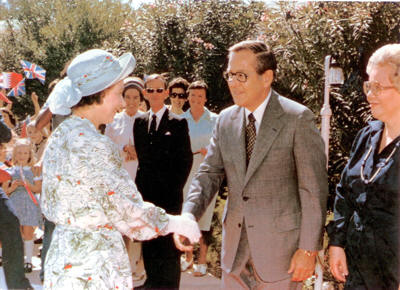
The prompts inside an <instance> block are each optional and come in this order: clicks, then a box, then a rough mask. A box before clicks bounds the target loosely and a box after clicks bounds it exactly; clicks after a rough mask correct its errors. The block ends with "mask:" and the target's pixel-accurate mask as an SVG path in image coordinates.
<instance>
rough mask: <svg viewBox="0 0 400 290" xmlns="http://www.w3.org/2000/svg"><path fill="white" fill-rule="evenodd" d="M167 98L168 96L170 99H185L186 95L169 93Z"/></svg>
mask: <svg viewBox="0 0 400 290" xmlns="http://www.w3.org/2000/svg"><path fill="white" fill-rule="evenodd" d="M169 96H170V97H171V98H176V97H178V98H179V99H186V94H178V93H171V94H170V95H169Z"/></svg>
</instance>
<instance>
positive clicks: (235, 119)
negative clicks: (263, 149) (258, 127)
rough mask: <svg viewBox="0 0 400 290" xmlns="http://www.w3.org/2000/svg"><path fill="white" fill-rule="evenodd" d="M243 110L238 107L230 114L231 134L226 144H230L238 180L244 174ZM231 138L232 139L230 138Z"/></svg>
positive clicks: (242, 178) (241, 178) (242, 177)
mask: <svg viewBox="0 0 400 290" xmlns="http://www.w3.org/2000/svg"><path fill="white" fill-rule="evenodd" d="M244 115H245V111H244V109H243V108H241V107H238V108H237V110H236V111H235V112H234V113H233V114H232V116H231V119H232V131H231V132H233V133H232V136H228V140H229V141H228V144H229V145H231V146H230V147H231V148H232V150H231V151H232V154H233V157H234V158H233V160H235V166H236V171H237V173H238V177H239V180H244V177H245V175H246V149H245V147H246V143H245V142H246V141H245V126H246V125H245V119H244ZM231 138H233V139H231ZM232 145H233V146H232Z"/></svg>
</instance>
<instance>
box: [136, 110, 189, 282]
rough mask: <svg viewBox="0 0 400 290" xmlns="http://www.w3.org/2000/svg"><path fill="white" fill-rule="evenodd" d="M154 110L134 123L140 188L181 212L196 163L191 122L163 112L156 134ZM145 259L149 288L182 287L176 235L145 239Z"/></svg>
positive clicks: (157, 202)
mask: <svg viewBox="0 0 400 290" xmlns="http://www.w3.org/2000/svg"><path fill="white" fill-rule="evenodd" d="M149 117H150V113H146V114H145V115H144V116H141V117H138V118H137V119H136V120H135V124H134V127H133V136H134V138H135V147H136V152H137V156H138V160H139V166H138V171H137V175H136V184H137V188H138V190H139V191H140V193H141V194H142V196H143V200H145V201H149V202H151V203H154V204H155V205H157V206H159V207H162V208H164V209H165V210H166V211H167V213H169V214H179V213H180V211H181V208H182V202H183V187H184V185H185V183H186V179H187V177H188V175H189V172H190V168H191V167H192V162H193V154H192V151H191V146H190V138H189V131H188V125H187V122H186V120H185V119H183V118H181V117H179V116H177V115H175V114H173V113H171V112H169V111H168V109H167V110H166V111H165V113H164V114H163V116H162V118H161V121H160V124H159V126H158V130H157V132H156V133H155V135H154V136H151V135H150V134H149V132H148V131H149V129H148V128H149ZM143 259H144V265H145V268H146V273H147V280H146V283H145V285H144V287H145V288H178V287H179V280H180V273H181V272H180V252H179V251H178V250H177V249H176V248H175V245H174V242H173V238H172V235H168V236H165V237H159V238H157V239H155V240H151V241H146V242H143Z"/></svg>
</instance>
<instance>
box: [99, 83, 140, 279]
mask: <svg viewBox="0 0 400 290" xmlns="http://www.w3.org/2000/svg"><path fill="white" fill-rule="evenodd" d="M143 89H144V82H143V81H142V79H140V78H138V77H128V78H126V79H124V90H123V91H122V96H123V98H124V101H125V104H126V105H125V109H124V110H123V111H122V112H120V113H117V114H116V115H115V117H114V121H113V122H112V123H111V124H107V126H106V129H105V135H106V136H108V137H110V139H111V140H112V141H114V143H115V144H117V145H118V148H119V151H120V154H121V156H122V166H123V167H124V168H125V169H126V171H128V173H129V175H130V176H131V177H132V180H133V181H135V178H136V171H137V167H138V160H137V156H136V151H135V144H134V139H133V124H134V123H135V119H136V117H138V116H141V115H142V114H144V113H142V112H140V111H139V110H138V109H139V104H140V102H141V101H142V100H144V98H143V93H142V91H143ZM124 241H125V245H126V249H127V250H128V255H129V261H130V264H131V268H132V276H133V281H134V286H135V287H137V286H140V285H142V284H143V283H144V281H145V278H146V272H145V269H144V264H143V256H142V243H141V242H138V241H131V240H130V239H129V238H127V237H124Z"/></svg>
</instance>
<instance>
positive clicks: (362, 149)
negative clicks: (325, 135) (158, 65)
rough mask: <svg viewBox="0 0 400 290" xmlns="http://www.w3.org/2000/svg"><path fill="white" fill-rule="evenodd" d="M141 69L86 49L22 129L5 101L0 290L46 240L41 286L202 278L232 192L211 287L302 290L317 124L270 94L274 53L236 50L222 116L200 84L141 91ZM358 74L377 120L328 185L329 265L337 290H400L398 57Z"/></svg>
mask: <svg viewBox="0 0 400 290" xmlns="http://www.w3.org/2000/svg"><path fill="white" fill-rule="evenodd" d="M135 66H136V60H135V58H134V57H133V55H132V54H130V53H126V54H123V55H122V56H121V57H119V58H118V57H115V56H113V55H112V54H110V53H108V52H106V51H104V50H100V49H92V50H88V51H86V52H83V53H81V54H79V55H78V56H76V57H75V58H74V59H72V60H71V61H70V62H69V63H68V64H67V65H66V68H65V70H64V71H63V73H62V74H61V75H60V79H57V80H55V81H54V82H52V83H51V84H50V86H49V90H50V94H49V96H48V98H47V100H46V102H45V104H44V105H43V106H42V108H40V106H39V102H38V96H37V95H36V94H35V93H33V94H32V96H31V99H32V102H33V104H34V108H35V114H34V116H32V117H28V118H27V119H26V120H24V121H21V122H19V121H18V118H17V117H16V116H15V115H14V113H13V111H12V106H11V105H6V104H2V106H1V108H0V113H1V122H0V129H1V136H0V137H1V138H0V149H1V150H0V153H1V154H0V162H1V163H0V166H1V167H0V183H1V189H0V242H1V244H2V252H0V256H2V260H0V263H2V265H3V268H4V272H5V277H6V283H7V285H8V287H9V288H10V289H14V288H15V289H31V288H32V286H31V285H30V283H29V281H28V280H27V279H26V277H25V273H29V272H31V271H32V255H33V247H34V239H35V235H34V233H35V229H36V228H42V229H43V230H44V236H43V246H42V251H41V259H42V271H41V275H40V277H41V279H42V281H43V283H44V288H45V289H95V288H97V289H132V288H133V287H134V286H135V287H137V286H138V287H139V289H178V288H179V284H180V277H181V272H183V271H186V270H188V269H190V268H193V273H194V276H204V275H206V273H207V251H208V246H209V243H210V235H211V231H212V217H213V212H214V208H215V204H216V199H217V195H218V191H219V190H220V188H221V184H222V182H223V180H224V179H226V182H227V189H228V199H227V201H226V205H225V209H224V212H223V215H222V223H223V232H222V252H221V268H222V280H221V287H222V288H223V289H301V288H302V281H304V280H306V279H308V278H309V277H311V276H312V275H314V271H315V264H316V257H317V255H318V251H319V250H321V249H322V239H323V232H324V226H325V221H326V213H327V211H326V203H327V196H328V181H327V180H328V179H327V171H326V157H325V153H324V143H323V141H322V138H321V136H320V134H319V131H318V129H317V127H316V125H315V123H314V119H315V118H314V114H313V113H312V112H311V111H310V110H309V109H308V108H306V107H305V106H303V105H301V104H299V103H297V102H294V101H292V100H290V99H288V98H286V97H283V96H281V95H280V94H278V93H277V92H276V91H275V90H273V89H272V83H273V81H274V78H275V71H276V69H277V62H276V59H275V56H274V53H273V52H272V50H271V49H270V48H269V47H268V46H267V45H266V44H265V43H263V42H260V41H252V40H247V41H243V42H240V43H237V44H235V45H233V46H232V47H230V49H229V51H228V65H227V69H226V71H225V72H224V74H223V77H224V78H225V80H226V81H227V84H228V86H229V89H230V92H231V95H232V98H233V100H234V103H235V105H233V106H231V107H229V108H227V109H225V110H223V111H222V112H220V114H219V115H218V114H216V113H214V112H211V111H210V110H209V109H207V107H206V104H207V101H208V100H209V97H210V96H209V89H208V86H207V84H206V83H205V82H204V81H203V80H194V81H192V82H188V81H187V80H186V79H184V78H182V77H176V78H174V79H172V80H170V81H168V80H167V79H166V78H165V75H163V74H157V73H153V74H150V75H146V77H145V78H144V79H142V78H139V77H137V76H132V75H133V71H134V68H135ZM367 73H368V76H369V80H368V81H366V82H364V87H363V88H364V93H365V95H366V97H367V101H368V102H369V104H370V106H371V113H372V115H373V117H374V118H375V119H376V120H375V121H372V122H370V123H369V124H368V125H367V126H366V127H365V128H363V129H362V130H361V131H360V132H359V133H358V135H357V136H355V141H354V144H353V147H352V151H351V154H350V157H349V161H348V164H347V166H346V168H345V169H344V171H343V173H342V177H341V180H340V183H339V184H338V185H337V189H336V199H335V204H334V219H333V221H331V222H330V224H329V225H328V227H327V232H328V235H329V265H330V270H331V272H332V274H333V276H334V277H335V278H336V279H337V280H338V281H341V282H344V285H345V289H400V287H399V282H400V276H399V274H400V269H399V260H398V258H399V255H398V254H399V239H398V228H399V218H400V217H399V214H398V212H399V198H398V196H399V193H400V192H399V185H400V184H399V183H400V171H399V169H400V162H399V157H400V155H399V154H400V153H399V147H400V44H389V45H385V46H383V47H381V48H379V49H378V50H377V51H376V52H375V53H374V54H373V55H372V56H371V58H370V59H369V62H368V66H367ZM166 103H169V104H168V105H167V104H166ZM185 108H187V109H185ZM195 243H199V251H198V252H199V256H198V257H197V259H195V258H194V253H193V245H194V244H195ZM182 253H184V254H182Z"/></svg>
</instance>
